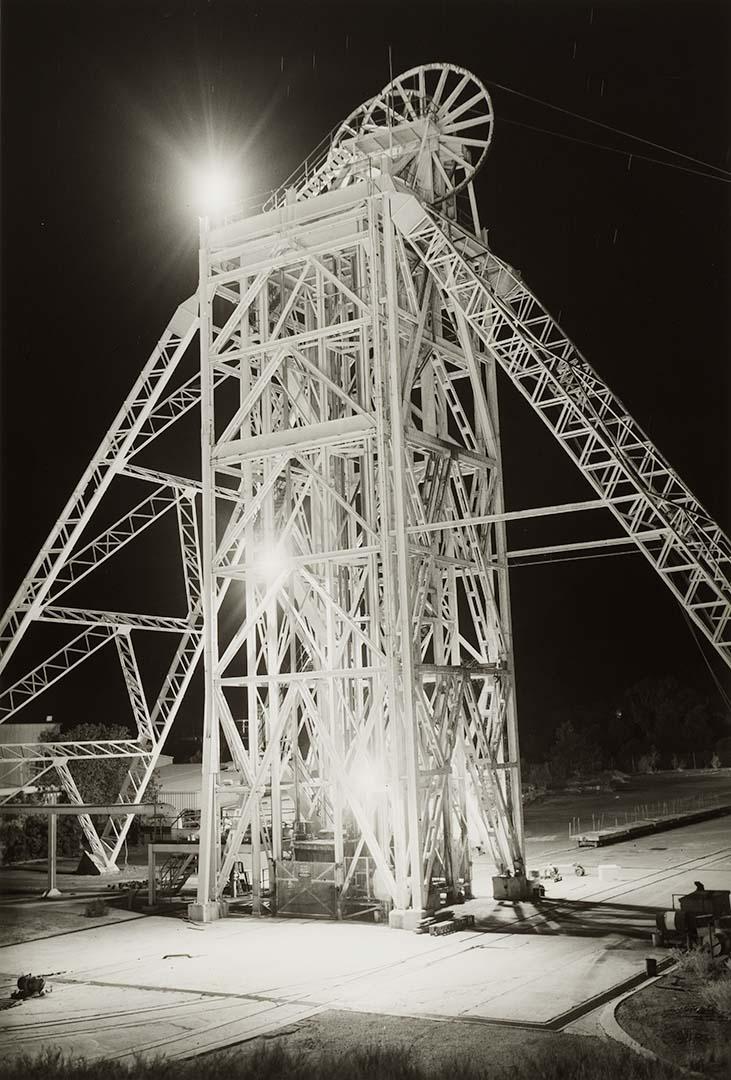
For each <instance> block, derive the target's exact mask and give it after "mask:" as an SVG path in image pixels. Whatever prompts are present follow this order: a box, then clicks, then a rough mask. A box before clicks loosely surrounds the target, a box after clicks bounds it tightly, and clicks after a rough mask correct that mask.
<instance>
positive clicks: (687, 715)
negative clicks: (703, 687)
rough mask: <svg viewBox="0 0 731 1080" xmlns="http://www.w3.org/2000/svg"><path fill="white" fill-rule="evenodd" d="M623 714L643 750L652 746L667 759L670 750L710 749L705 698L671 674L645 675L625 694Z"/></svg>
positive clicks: (710, 720)
mask: <svg viewBox="0 0 731 1080" xmlns="http://www.w3.org/2000/svg"><path fill="white" fill-rule="evenodd" d="M621 711H622V714H623V715H626V716H627V717H628V718H629V719H630V720H631V722H632V724H633V726H634V728H635V731H636V735H637V738H638V740H639V743H640V744H641V747H642V752H643V753H647V751H648V750H649V748H650V747H651V746H654V747H656V748H657V751H658V753H659V755H660V757H661V758H663V759H664V760H665V761H669V760H670V758H671V756H672V755H673V754H676V755H677V754H683V753H685V754H687V753H692V752H693V751H699V752H702V751H705V750H710V749H711V746H712V745H713V738H714V717H713V716H712V714H711V711H710V709H709V706H708V702H707V700H706V698H705V697H704V696H703V695H702V694H700V693H699V692H698V691H697V690H695V689H693V688H692V687H689V686H686V685H684V684H683V683H681V682H680V680H679V679H677V678H675V677H674V676H666V677H665V678H661V679H656V678H647V679H642V680H640V682H638V683H635V684H634V686H631V687H630V688H629V690H627V691H626V693H625V695H624V700H623V702H622V705H621Z"/></svg>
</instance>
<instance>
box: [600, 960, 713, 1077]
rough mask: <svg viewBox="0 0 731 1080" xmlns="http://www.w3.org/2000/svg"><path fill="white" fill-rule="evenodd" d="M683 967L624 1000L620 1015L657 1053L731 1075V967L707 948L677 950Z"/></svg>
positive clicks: (704, 1071)
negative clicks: (683, 951)
mask: <svg viewBox="0 0 731 1080" xmlns="http://www.w3.org/2000/svg"><path fill="white" fill-rule="evenodd" d="M675 959H676V961H677V967H676V968H675V969H674V971H672V972H671V973H670V974H668V975H666V976H665V977H664V978H663V979H660V980H659V982H657V983H655V984H654V985H652V986H648V987H646V988H645V989H643V990H640V991H639V993H637V994H633V995H632V997H630V998H628V999H627V1000H626V1001H624V1002H622V1004H621V1005H620V1006H619V1009H618V1012H617V1019H618V1021H619V1023H620V1024H621V1025H622V1027H623V1028H624V1029H625V1030H626V1031H627V1032H629V1034H630V1035H631V1036H632V1037H633V1038H634V1039H637V1041H638V1042H640V1043H641V1044H642V1045H643V1046H647V1047H649V1049H651V1050H654V1051H655V1053H657V1054H659V1055H661V1056H663V1057H665V1058H667V1059H668V1060H672V1061H675V1062H677V1063H678V1065H681V1066H684V1067H685V1068H686V1069H693V1070H696V1071H697V1072H699V1073H702V1074H703V1075H704V1076H708V1077H718V1078H719V1080H721V1078H723V1080H726V1078H727V1077H728V1076H731V1025H729V1023H728V1021H729V1019H731V970H729V967H728V965H727V963H726V960H725V959H722V958H720V957H716V958H714V957H712V956H711V954H710V953H709V952H708V951H707V950H703V949H691V950H689V951H688V952H685V953H681V952H678V953H676V954H675Z"/></svg>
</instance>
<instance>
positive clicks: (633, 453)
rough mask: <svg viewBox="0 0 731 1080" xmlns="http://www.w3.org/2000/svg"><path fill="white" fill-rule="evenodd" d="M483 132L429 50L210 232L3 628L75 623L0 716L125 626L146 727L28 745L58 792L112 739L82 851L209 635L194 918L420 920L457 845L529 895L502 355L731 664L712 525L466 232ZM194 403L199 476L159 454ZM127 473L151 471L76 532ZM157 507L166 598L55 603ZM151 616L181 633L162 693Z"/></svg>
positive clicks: (436, 899)
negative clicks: (129, 499) (159, 461)
mask: <svg viewBox="0 0 731 1080" xmlns="http://www.w3.org/2000/svg"><path fill="white" fill-rule="evenodd" d="M492 125H493V113H492V106H491V103H490V99H489V95H488V94H487V91H486V90H485V88H484V86H482V84H481V83H480V82H479V80H478V79H476V78H475V76H473V75H471V74H470V73H469V72H467V71H465V70H463V69H461V68H458V67H455V66H454V65H450V64H427V65H422V66H420V67H417V68H414V69H413V70H411V71H409V72H406V73H404V74H403V75H400V76H398V77H397V78H396V79H394V80H393V81H392V82H391V83H390V84H389V85H388V86H387V87H385V88H384V89H383V90H382V91H381V92H380V93H379V94H377V95H376V96H375V97H374V98H372V99H370V100H369V101H368V102H366V103H365V104H364V105H362V106H360V107H359V108H358V109H357V110H355V112H354V113H352V114H351V116H350V117H349V118H348V119H347V120H346V121H345V122H344V123H343V124H342V125H341V126H340V128H338V130H337V131H336V132H335V134H334V136H333V138H332V139H331V141H330V142H329V144H328V145H327V147H326V149H325V151H324V152H323V153H322V154H321V155H320V156H319V157H317V158H315V159H314V160H312V161H308V162H306V163H305V165H304V166H303V167H302V169H301V170H299V171H298V173H297V174H296V175H295V176H294V177H292V178H290V180H289V181H288V182H287V183H286V184H285V185H284V186H283V187H282V189H280V190H279V191H277V192H275V193H274V194H273V195H272V196H271V198H270V199H269V200H268V201H267V203H266V204H265V205H264V206H263V207H260V208H259V209H258V210H257V212H255V213H248V214H247V213H245V212H243V211H242V212H240V213H234V214H231V215H229V216H228V217H226V218H221V219H216V220H210V221H209V220H204V221H203V222H202V223H201V243H200V253H199V289H198V294H197V297H195V298H193V299H192V300H191V301H186V303H185V304H183V305H182V306H181V308H179V309H178V311H177V312H176V314H175V315H174V316H173V319H172V320H171V322H170V324H169V326H168V328H167V329H166V331H165V333H164V334H163V337H162V338H161V341H160V343H159V345H158V346H157V348H156V349H155V351H154V352H153V354H152V356H151V358H150V360H149V361H148V364H147V366H146V367H145V369H144V370H143V373H142V375H141V377H140V379H139V380H138V382H137V384H136V385H135V388H134V389H133V391H132V394H131V395H130V397H129V398H128V400H127V402H125V405H124V406H123V408H122V410H121V412H120V414H119V416H118V417H117V419H116V420H115V422H114V424H113V426H112V429H111V430H110V432H109V433H108V435H107V437H106V438H105V440H104V441H103V443H102V445H101V447H100V449H99V451H98V453H97V455H95V457H94V459H93V461H92V462H91V464H90V466H89V469H88V470H87V473H86V474H85V476H84V478H83V479H82V482H81V483H80V485H79V486H78V487H77V489H76V491H75V492H74V495H73V496H72V499H71V500H70V502H69V504H68V505H67V507H66V509H65V510H64V512H63V514H62V517H61V518H60V519H59V522H58V523H57V525H56V526H55V528H54V530H53V532H52V534H51V536H50V538H49V541H48V543H47V544H46V545H45V546H44V548H43V550H42V552H41V554H40V555H39V557H38V559H37V560H36V562H35V563H34V565H33V567H32V568H31V571H30V572H29V575H28V577H27V578H26V580H25V582H24V583H23V585H22V586H21V588H20V590H19V592H18V594H17V595H16V598H15V599H14V601H13V603H12V604H11V607H10V608H9V610H8V613H7V614H6V616H5V619H4V621H3V623H2V625H1V626H0V644H1V645H2V647H3V650H4V652H3V658H2V663H3V664H5V663H7V662H8V661H9V660H10V657H11V656H12V654H13V652H14V650H15V647H16V645H17V644H18V643H19V641H20V639H21V637H22V636H23V634H24V633H25V632H26V630H27V629H28V627H29V626H30V625H31V624H32V623H33V622H35V621H55V622H60V623H64V624H69V625H74V624H75V626H76V630H78V629H79V625H80V626H81V631H80V633H78V634H77V636H76V637H74V638H73V639H72V640H71V641H70V642H69V643H67V644H66V645H64V646H62V647H61V649H60V650H58V651H57V652H56V653H55V654H53V656H52V657H50V658H49V659H48V660H47V661H44V662H43V663H42V664H41V665H39V666H37V667H36V668H34V669H33V670H32V671H31V672H29V673H26V674H25V675H22V676H21V677H20V678H19V679H17V680H16V681H15V682H14V683H12V685H11V686H10V687H9V688H8V690H6V691H5V692H4V694H3V695H2V697H0V709H2V710H3V712H2V713H0V715H3V716H4V717H7V716H9V715H12V714H13V713H14V712H15V711H17V709H18V708H20V707H22V705H24V704H25V703H26V702H27V701H29V700H33V698H34V697H35V696H36V695H37V694H38V693H39V692H41V691H42V690H43V689H44V688H45V687H46V686H48V685H50V684H51V683H52V682H54V681H56V680H57V679H58V678H61V677H63V676H64V675H65V674H66V673H67V672H68V671H70V670H72V669H73V668H75V667H76V666H77V665H78V664H79V663H81V662H82V661H84V660H86V659H87V658H88V657H90V656H92V655H93V654H94V653H95V652H96V651H97V650H99V649H101V648H102V647H104V646H105V645H108V644H110V643H111V642H114V645H115V647H116V649H117V652H118V655H119V659H120V665H121V670H122V673H123V676H124V680H125V685H126V687H127V691H128V694H129V698H130V704H131V707H132V711H133V716H134V718H135V723H136V728H137V734H136V737H135V738H131V739H129V740H122V741H119V740H118V741H116V742H114V743H112V742H111V741H109V742H106V743H104V742H99V743H97V744H94V745H89V744H85V745H83V746H82V744H46V746H49V747H53V749H51V750H45V749H41V750H36V751H35V753H36V757H35V758H32V760H34V761H37V768H38V771H39V774H40V773H41V772H45V771H47V770H48V769H50V768H55V769H56V770H57V772H58V773H59V775H60V777H61V779H62V782H63V783H64V786H65V789H66V791H67V793H68V796H69V798H70V799H71V800H72V801H76V802H81V801H82V800H81V796H80V793H79V791H78V787H77V786H76V784H75V781H74V777H73V762H74V760H78V759H79V758H81V757H83V756H84V755H86V756H105V755H106V756H114V757H126V758H128V759H129V771H128V774H127V779H126V781H125V785H124V787H123V790H122V792H121V793H120V811H119V814H118V815H114V816H112V817H110V819H109V821H108V823H107V826H106V828H105V829H104V830H103V831H102V832H101V833H100V832H98V831H97V830H96V828H95V826H94V824H93V822H91V820H87V821H85V822H84V829H85V832H86V836H87V839H88V842H89V846H90V850H91V854H92V856H93V858H94V859H95V860H96V862H97V864H98V865H99V867H100V869H102V870H111V869H113V867H114V865H115V863H116V858H117V855H118V853H119V851H120V849H121V845H122V844H123V841H124V837H125V835H126V831H127V829H128V827H129V821H130V818H129V816H128V815H125V812H124V807H125V805H129V804H131V803H135V802H139V801H140V800H141V799H142V797H143V793H144V790H145V786H146V784H147V782H148V781H149V777H150V776H151V774H152V771H153V769H154V766H155V762H156V760H157V757H158V755H159V753H160V751H161V749H162V746H163V745H164V742H165V739H166V737H167V735H168V733H169V731H170V728H171V725H172V724H173V722H174V719H175V716H176V714H177V712H178V709H179V707H180V703H181V701H182V698H183V695H184V693H185V691H186V688H187V686H188V684H189V681H190V678H191V675H192V672H193V669H194V667H195V665H196V664H197V662H198V661H199V659H200V657H201V656H202V657H203V667H204V677H205V716H204V726H203V762H202V777H203V781H202V799H201V822H200V850H199V860H198V886H197V888H198V895H197V898H196V903H195V904H194V905H192V907H191V916H192V917H193V918H196V919H199V920H202V921H208V920H210V919H212V918H216V917H218V915H219V914H221V913H222V912H223V911H224V910H225V904H226V900H225V897H226V896H227V895H228V893H229V892H230V891H231V890H232V889H235V891H236V893H237V894H239V893H240V892H241V891H242V890H244V891H245V892H246V895H247V899H248V902H249V903H250V904H251V908H252V910H253V912H254V913H260V912H261V911H262V910H264V909H265V908H268V909H269V910H272V911H276V912H277V913H278V914H281V915H286V914H293V915H303V914H306V915H313V916H330V917H339V918H348V917H357V916H363V915H366V914H370V913H373V914H374V916H375V917H378V918H381V917H386V916H387V917H388V918H389V920H390V922H391V924H392V925H394V926H405V927H408V926H412V927H416V926H418V925H420V923H421V921H422V919H423V917H424V914H425V912H428V911H432V910H434V909H436V908H438V907H439V906H442V905H444V904H446V903H453V902H458V901H459V900H461V899H467V898H469V897H470V896H471V894H472V887H473V879H472V857H471V851H472V850H473V848H474V846H475V845H476V844H477V843H479V844H481V845H482V846H483V847H484V848H485V849H486V850H487V851H488V852H490V856H491V860H492V862H493V864H494V869H495V875H496V876H495V889H496V895H497V896H499V897H505V898H508V899H527V898H529V897H530V896H531V895H532V894H533V889H534V887H535V886H534V885H533V884H531V882H530V881H529V879H528V878H527V875H526V868H525V861H524V839H523V825H522V806H521V785H520V759H519V748H518V730H517V720H516V698H515V684H514V670H513V653H512V628H511V618H510V594H509V575H508V559H509V554H508V551H507V546H506V538H505V522H506V520H508V519H510V518H512V517H516V516H521V515H522V516H530V515H531V513H532V511H524V512H512V513H506V511H505V507H504V501H503V486H502V461H501V447H500V437H499V423H498V400H497V368H498V367H500V368H501V369H502V370H503V371H504V372H505V373H506V375H507V376H508V378H509V379H510V380H511V381H512V382H513V383H514V385H515V386H516V387H517V388H518V389H519V390H520V391H521V393H522V394H523V396H524V397H525V398H526V400H527V401H528V403H529V404H530V406H531V407H532V408H533V410H534V411H535V412H536V413H537V415H538V416H539V417H540V419H541V420H542V421H543V423H544V424H545V426H546V427H547V428H548V429H549V430H550V431H551V433H552V434H553V435H554V437H555V438H556V439H557V441H558V442H559V443H560V445H561V446H562V447H563V448H564V450H565V451H566V452H567V454H568V455H569V457H570V458H571V460H573V462H574V463H575V465H576V466H577V468H578V469H579V470H580V471H581V473H582V474H583V476H584V477H585V478H586V480H587V481H588V484H589V485H590V486H591V488H592V489H593V491H594V493H595V505H596V506H600V507H603V508H605V509H606V511H607V512H609V513H611V514H612V515H613V516H614V518H615V519H616V520H617V521H618V522H619V523H620V524H621V525H622V527H623V529H624V530H625V533H626V536H627V538H628V542H630V543H632V544H634V545H636V547H637V548H638V549H639V550H640V551H642V553H643V554H644V555H645V557H646V558H647V560H648V561H649V562H650V564H651V565H652V566H653V567H654V569H655V570H656V572H657V573H658V574H659V575H660V576H661V578H662V580H663V581H664V582H665V583H666V584H667V586H668V587H669V588H670V589H671V591H672V592H673V593H674V595H675V596H676V597H677V599H678V600H679V602H680V603H681V605H682V607H683V608H684V610H685V612H686V614H687V615H688V617H689V618H691V619H692V620H693V622H694V623H695V625H696V626H697V627H698V628H699V629H700V630H701V631H702V632H703V633H704V634H705V635H706V637H707V639H708V640H709V641H710V642H711V643H712V644H713V646H714V647H715V648H716V649H717V651H718V652H719V654H720V655H721V656H722V657H723V658H724V660H726V662H729V660H730V659H731V633H730V631H729V614H730V613H731V587H730V586H729V569H730V567H731V558H730V556H731V545H730V544H729V541H728V539H727V538H726V537H725V535H724V534H723V533H722V531H721V530H720V528H719V526H718V525H717V524H716V523H715V522H714V521H713V520H712V519H711V518H710V516H709V515H708V514H707V512H706V511H705V510H704V509H703V508H702V507H701V506H700V504H699V503H698V501H697V500H696V499H695V497H694V496H693V495H692V493H691V492H690V491H689V490H688V489H687V487H686V486H685V485H684V484H683V483H682V481H681V480H680V478H679V477H678V476H677V474H676V473H675V472H674V471H673V470H672V469H671V467H670V466H669V465H668V463H667V462H666V461H665V460H664V459H663V458H662V456H661V455H660V454H659V452H658V451H657V450H656V449H655V447H654V446H653V445H652V443H651V442H650V440H649V439H648V438H647V436H646V435H645V434H644V432H642V430H641V429H640V428H639V426H638V425H637V424H636V423H635V421H634V420H633V419H632V418H631V417H630V416H629V414H628V413H627V410H626V409H625V408H624V406H623V405H622V404H621V403H620V402H619V401H618V400H617V399H616V397H615V396H614V395H613V394H612V392H611V391H610V390H609V388H608V387H607V386H606V384H604V383H603V381H602V380H601V379H600V377H599V376H598V375H597V373H596V372H594V371H593V369H592V368H591V367H590V366H589V364H588V363H587V362H586V361H585V360H584V358H583V357H582V356H581V355H580V354H579V353H578V351H577V350H576V348H575V346H574V345H573V344H572V343H571V342H570V341H569V340H568V338H567V337H566V336H565V335H564V334H563V332H562V331H561V329H560V328H559V327H558V326H557V324H556V323H555V322H554V320H553V319H552V318H551V317H550V315H549V314H548V313H547V312H546V311H545V309H544V308H543V307H542V306H541V305H540V303H539V301H538V300H537V299H536V298H535V297H534V296H533V294H532V293H531V292H530V290H529V289H528V287H527V286H526V284H525V283H524V282H523V281H522V279H521V278H520V277H519V276H518V275H517V274H516V273H515V272H514V271H513V270H512V268H511V267H510V266H508V265H507V264H506V263H504V262H502V261H501V260H500V259H498V258H497V257H496V256H495V255H494V254H493V253H492V252H491V251H490V250H489V248H488V246H487V244H486V239H485V235H484V233H483V231H482V229H481V226H480V221H479V214H478V207H477V202H476V198H475V192H474V187H473V179H474V176H475V172H476V170H477V169H478V168H479V167H481V165H482V164H483V162H484V161H485V158H486V154H487V150H488V147H489V144H490V141H491V138H492ZM194 341H195V342H197V346H198V348H197V353H196V355H195V362H196V368H197V370H195V371H193V373H192V374H189V375H186V373H185V366H184V365H185V363H186V362H189V361H190V359H191V357H192V354H193V352H194V350H193V348H191V346H192V345H193V342H194ZM198 411H199V412H198ZM193 414H195V415H199V418H200V430H201V432H202V443H201V473H200V476H196V477H192V476H181V475H179V474H178V472H176V473H174V474H173V473H170V472H169V471H167V470H166V469H162V468H159V467H157V466H156V465H153V464H150V463H149V459H150V453H151V449H155V448H156V446H157V445H158V440H159V443H160V445H162V443H163V441H164V439H165V437H166V434H167V433H168V431H169V430H170V429H171V428H172V427H174V425H176V424H179V423H183V422H185V418H186V417H187V416H189V415H193ZM153 444H154V445H153ZM150 448H151V449H150ZM143 450H144V452H145V453H144V455H141V453H140V452H141V451H143ZM148 450H150V453H148ZM137 455H140V456H139V457H138V456H137ZM143 462H144V463H143ZM122 478H124V480H125V482H126V483H127V484H129V483H131V482H134V484H136V485H138V486H140V485H147V486H148V488H149V487H150V486H151V485H152V487H153V494H152V495H148V496H147V497H146V498H144V499H143V500H142V501H141V502H138V503H136V505H134V506H133V507H132V509H130V510H129V511H128V512H127V513H126V514H125V515H124V516H123V517H121V518H119V519H118V520H117V521H116V523H115V524H114V525H113V526H111V527H109V526H107V527H105V528H103V529H102V530H101V532H100V533H98V534H97V535H96V536H94V537H93V538H92V539H91V540H88V539H87V538H86V537H85V539H84V544H83V546H82V543H81V538H82V534H83V533H85V532H86V530H87V529H88V527H89V524H90V521H91V519H92V516H93V514H94V512H95V511H96V509H97V507H98V505H99V503H100V502H101V500H102V498H103V496H104V495H105V494H106V492H107V490H108V489H109V487H110V485H111V484H112V481H118V480H120V479H122ZM172 509H175V511H176V515H175V516H176V519H177V532H178V537H179V542H180V566H181V570H182V574H181V578H182V582H183V585H184V593H185V596H184V614H183V615H182V616H181V615H176V616H157V615H138V614H129V613H122V612H110V611H98V610H90V609H85V608H72V607H68V606H66V605H65V604H64V606H60V605H59V604H58V603H57V602H56V601H57V599H58V597H59V595H60V593H62V592H65V591H66V590H71V589H72V588H74V586H75V585H76V584H77V583H78V582H79V581H80V580H81V578H82V577H84V578H85V577H86V576H87V575H88V574H90V573H91V572H92V571H93V570H94V569H95V568H96V567H97V566H98V565H100V564H101V563H102V562H105V561H106V560H107V559H109V558H110V557H111V556H113V555H115V554H116V553H117V551H119V550H120V549H121V548H123V547H124V546H126V544H127V543H129V542H130V541H131V540H133V539H134V540H136V539H137V537H138V536H140V535H141V534H142V533H143V532H146V531H147V530H148V527H149V526H151V525H154V524H155V523H156V522H157V521H158V520H159V519H160V518H162V517H163V516H164V515H166V514H167V513H168V511H170V510H172ZM547 509H548V510H550V509H551V508H539V510H538V512H540V513H544V512H546V510H547ZM554 509H559V508H554ZM87 536H88V533H87ZM141 634H147V635H149V634H154V635H156V636H157V638H158V640H159V639H163V638H165V637H167V638H168V640H169V637H170V635H171V634H172V635H174V637H176V638H177V646H176V648H175V650H174V653H173V656H172V659H171V661H170V664H169V668H168V674H167V676H166V678H165V679H164V680H163V684H162V687H161V688H160V689H159V691H158V692H157V697H156V698H153V697H151V696H150V695H149V692H148V691H147V690H146V689H145V686H144V684H143V678H142V674H141V667H140V664H138V659H137V652H136V650H135V648H134V645H133V641H135V640H137V639H138V638H139V636H140V635H141ZM27 759H28V758H27V755H26V757H25V759H24V760H26V761H27Z"/></svg>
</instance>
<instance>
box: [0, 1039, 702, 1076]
mask: <svg viewBox="0 0 731 1080" xmlns="http://www.w3.org/2000/svg"><path fill="white" fill-rule="evenodd" d="M245 1045H246V1044H244V1046H245ZM559 1046H560V1049H559ZM242 1049H243V1048H241V1049H239V1050H238V1051H237V1050H233V1051H229V1052H227V1053H216V1054H211V1055H209V1056H207V1057H200V1058H194V1059H192V1060H190V1061H171V1060H166V1059H164V1058H158V1059H156V1060H155V1061H149V1062H148V1061H135V1062H133V1063H131V1064H129V1065H126V1064H122V1063H121V1062H117V1061H109V1060H98V1061H91V1062H88V1061H84V1060H83V1059H80V1058H71V1057H67V1056H64V1055H62V1054H60V1053H58V1052H47V1053H45V1054H42V1055H40V1056H38V1057H36V1058H31V1057H22V1058H18V1059H16V1060H15V1061H14V1062H11V1063H8V1064H7V1065H6V1066H5V1069H4V1071H3V1076H4V1077H5V1078H6V1080H68V1078H71V1077H74V1078H80V1080H130V1078H132V1077H134V1078H135V1080H284V1078H286V1080H437V1078H439V1080H441V1078H442V1077H444V1078H445V1080H447V1078H451V1077H454V1076H459V1077H460V1080H617V1076H618V1075H621V1076H622V1080H680V1077H681V1075H682V1074H681V1073H680V1072H679V1071H678V1070H677V1069H675V1068H674V1067H673V1066H671V1065H666V1064H664V1063H661V1062H655V1061H651V1060H649V1059H647V1058H642V1057H639V1056H637V1055H636V1054H633V1053H632V1052H631V1051H629V1050H626V1049H625V1048H624V1047H622V1046H618V1045H617V1044H616V1043H609V1042H601V1041H599V1040H598V1039H581V1038H572V1039H571V1044H570V1045H567V1044H566V1043H565V1041H564V1042H562V1043H561V1044H559V1043H557V1044H556V1046H555V1047H551V1046H546V1047H544V1048H543V1049H541V1050H540V1051H539V1052H538V1053H526V1054H525V1055H524V1056H522V1057H521V1058H519V1059H517V1060H516V1061H515V1063H514V1064H513V1065H511V1066H510V1068H509V1069H503V1068H492V1067H490V1066H484V1067H479V1066H475V1065H474V1064H471V1063H470V1062H468V1061H465V1060H464V1059H461V1060H458V1059H456V1060H455V1061H454V1063H453V1064H450V1065H449V1066H448V1067H445V1066H441V1067H440V1068H438V1069H434V1070H431V1069H425V1068H422V1067H420V1066H418V1065H416V1064H414V1063H413V1062H412V1060H411V1057H410V1054H409V1051H408V1050H405V1049H396V1050H394V1049H384V1048H382V1047H378V1046H370V1047H363V1048H361V1049H357V1050H354V1051H352V1052H349V1053H347V1054H341V1055H333V1054H327V1055H323V1056H321V1057H318V1058H313V1057H312V1056H311V1055H305V1054H292V1053H291V1052H290V1051H288V1050H286V1049H285V1048H284V1047H282V1046H271V1045H270V1044H263V1045H262V1044H260V1045H259V1046H257V1048H256V1049H255V1050H254V1051H253V1052H242Z"/></svg>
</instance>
